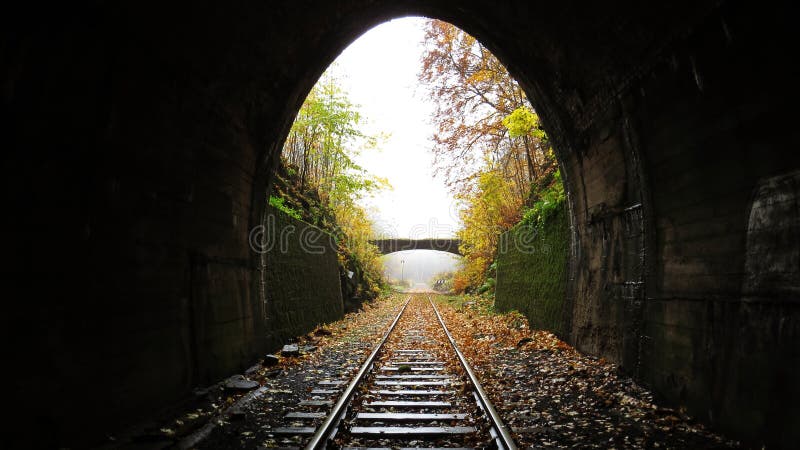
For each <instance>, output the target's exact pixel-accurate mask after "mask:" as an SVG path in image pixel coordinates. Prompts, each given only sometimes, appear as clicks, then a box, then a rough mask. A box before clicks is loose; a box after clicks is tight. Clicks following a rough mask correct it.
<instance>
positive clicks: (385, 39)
mask: <svg viewBox="0 0 800 450" xmlns="http://www.w3.org/2000/svg"><path fill="white" fill-rule="evenodd" d="M424 23H425V19H422V18H404V19H396V20H393V21H391V22H387V23H384V24H382V25H379V26H377V27H375V28H373V29H372V30H370V31H369V32H367V33H365V34H364V35H363V36H361V37H360V38H359V39H358V40H356V41H355V42H354V43H353V44H352V45H350V47H348V48H347V49H346V50H345V51H344V52H343V53H342V54H341V55H340V56H339V58H337V59H336V62H335V63H334V64H335V66H334V68H333V73H334V74H335V75H336V77H337V78H338V79H339V81H340V82H341V84H342V87H343V88H344V89H345V91H346V92H348V94H349V96H350V100H351V101H352V102H353V103H355V104H357V105H360V111H361V113H362V116H364V117H365V118H366V119H367V120H368V123H367V126H366V127H365V130H364V131H365V132H366V133H367V134H371V135H377V134H379V133H388V134H390V137H389V139H388V141H386V142H385V143H384V144H383V145H382V146H381V148H382V151H380V152H377V151H366V152H364V153H363V154H362V155H360V156H359V157H358V158H356V160H357V162H358V163H359V164H360V165H362V166H363V167H364V168H365V169H367V170H368V171H369V172H370V173H372V174H375V175H376V176H379V177H383V178H386V179H388V180H389V183H390V184H391V185H392V187H393V188H394V189H392V190H387V191H384V192H382V193H380V194H378V195H376V196H375V197H373V198H371V199H368V200H365V201H364V202H363V203H364V205H365V206H367V207H368V208H371V209H373V210H374V212H372V213H371V215H372V219H373V221H374V222H375V223H376V224H377V225H378V227H379V229H382V230H384V232H386V233H388V234H389V235H392V236H396V237H412V238H423V237H450V236H453V235H454V232H455V230H456V229H457V228H460V224H459V221H458V215H457V211H456V208H455V207H454V202H453V198H452V196H451V195H450V194H449V192H448V190H447V188H446V187H445V186H444V183H443V181H442V180H441V179H440V178H435V179H434V178H433V155H432V154H431V152H430V148H431V141H430V136H431V135H432V134H433V129H434V127H433V125H432V124H431V123H430V115H431V112H432V108H433V106H432V104H431V103H430V102H428V101H427V100H426V91H425V89H424V88H423V87H421V86H419V83H418V82H417V73H418V71H419V68H420V57H421V54H422V45H421V43H422V38H423V36H424V34H423V25H424Z"/></svg>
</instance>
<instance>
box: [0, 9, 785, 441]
mask: <svg viewBox="0 0 800 450" xmlns="http://www.w3.org/2000/svg"><path fill="white" fill-rule="evenodd" d="M406 15H422V16H427V17H435V18H439V19H442V20H446V21H448V22H451V23H453V24H455V25H457V26H459V27H461V28H463V29H464V30H466V31H467V32H469V33H470V34H472V35H474V36H476V37H477V38H478V39H479V40H480V41H481V42H482V43H483V44H484V45H485V46H486V47H487V48H489V49H490V50H491V51H492V52H493V53H494V54H495V55H497V56H498V58H499V59H500V60H501V61H502V62H503V63H504V64H505V65H506V67H507V68H508V69H509V71H510V72H511V74H512V75H513V76H514V77H515V78H516V79H517V80H518V81H519V82H520V84H521V85H522V86H523V88H524V89H525V91H526V92H527V94H528V96H529V97H530V99H531V101H532V103H533V105H534V106H535V108H536V110H537V112H538V113H539V115H540V117H541V119H542V123H543V124H544V127H545V129H546V131H547V132H548V134H549V135H550V136H551V137H552V139H553V142H554V146H555V149H556V152H557V156H558V158H559V162H560V165H561V169H562V173H563V176H564V181H565V185H566V189H567V193H568V204H569V215H570V223H571V233H572V244H571V250H570V252H571V253H570V262H569V269H568V274H569V276H568V280H569V283H568V294H567V298H566V304H567V306H568V307H567V313H565V317H564V327H563V329H564V330H566V331H564V332H563V336H561V337H562V338H563V339H564V340H566V341H567V342H569V343H571V344H573V345H575V346H576V347H577V348H578V349H580V350H581V351H584V352H587V353H590V354H593V355H597V356H602V357H604V358H606V359H608V360H611V361H613V362H615V363H618V364H619V365H620V366H621V367H622V369H623V370H624V371H625V372H627V373H629V374H632V375H633V376H634V377H635V378H636V379H637V380H638V381H640V382H641V383H643V384H645V385H646V386H649V387H651V388H652V389H653V390H654V391H655V392H656V393H657V394H658V395H659V396H661V397H662V398H663V399H664V400H665V401H667V402H670V403H671V404H675V405H683V406H686V407H687V408H688V410H689V411H690V412H691V413H692V414H694V415H695V416H697V417H698V418H700V420H702V421H704V422H706V423H709V424H711V425H712V427H715V428H716V429H719V430H722V431H724V432H727V433H730V435H731V436H734V437H738V438H741V439H744V440H745V441H747V442H767V443H770V444H775V445H779V446H780V445H783V446H789V445H790V444H789V443H794V442H797V439H798V438H800V434H799V433H800V432H798V430H800V426H798V425H800V412H799V411H798V404H800V389H799V388H798V384H797V380H798V378H800V361H798V358H800V354H799V353H798V342H800V314H799V313H798V301H800V267H799V266H800V237H798V236H800V212H798V211H799V209H800V208H798V203H799V202H800V197H799V195H800V152H798V151H797V149H798V144H800V133H799V132H798V127H797V125H796V117H797V113H796V105H797V101H798V84H797V75H798V74H797V70H796V69H795V68H794V67H796V66H795V64H793V62H794V61H793V59H795V57H796V55H797V54H798V50H799V49H798V48H797V44H796V39H795V34H796V32H795V31H794V24H793V23H792V22H791V21H792V17H793V15H792V14H791V13H790V10H789V7H788V5H785V4H770V5H762V4H752V3H747V2H735V1H722V2H720V1H679V2H666V3H658V4H656V3H647V2H645V3H643V2H613V4H609V3H606V2H580V3H579V2H544V1H527V0H510V1H505V2H495V1H483V0H424V1H423V0H341V1H335V2H332V1H322V0H308V1H305V2H301V3H298V2H288V1H287V2H261V1H248V0H242V1H237V2H232V3H219V2H207V1H203V0H199V1H195V2H192V3H186V4H182V3H175V4H162V3H159V4H155V3H154V4H145V3H142V2H131V1H119V2H110V3H105V2H79V4H70V5H69V6H67V5H54V6H44V5H37V6H36V7H33V6H31V7H26V8H18V9H11V10H9V11H8V13H7V14H4V18H3V19H2V21H3V31H2V36H3V37H2V45H1V47H0V55H1V56H0V61H2V63H0V64H1V66H0V67H1V70H0V77H1V78H0V80H1V81H2V93H1V94H0V95H2V119H3V120H2V125H0V126H2V137H0V140H1V141H2V146H3V152H2V158H3V174H4V176H3V183H4V189H3V192H4V195H5V201H4V210H5V214H4V220H3V227H4V233H3V234H2V239H3V241H4V242H3V247H4V249H5V252H4V253H5V258H3V269H2V271H3V274H4V276H5V279H6V282H5V289H4V290H5V294H4V295H3V297H4V299H5V304H4V311H3V314H2V316H3V322H4V324H3V327H2V328H3V333H4V337H3V345H4V346H5V347H7V349H6V350H5V351H4V352H3V355H4V366H5V367H6V371H5V372H6V376H10V377H11V378H12V379H11V382H10V384H9V386H11V388H9V391H10V398H9V399H8V401H9V402H10V404H13V405H14V410H15V413H14V419H13V422H12V423H13V425H12V426H11V428H13V433H11V434H9V435H8V436H9V437H8V439H10V440H11V442H26V443H30V442H31V440H34V441H35V440H37V439H38V440H42V441H43V443H48V444H54V443H56V442H59V443H60V442H70V441H72V440H76V441H80V440H82V439H89V438H90V437H87V436H90V435H91V434H92V433H94V432H97V430H111V429H115V428H118V427H121V426H124V425H125V424H129V423H132V422H134V421H136V420H140V419H142V418H144V417H146V416H147V415H148V413H149V412H151V411H154V410H157V409H158V408H162V407H165V406H167V405H169V404H172V403H174V402H177V401H179V400H180V399H181V398H183V397H184V396H186V395H188V393H189V392H190V391H191V389H192V388H193V387H196V386H201V385H204V384H207V383H209V382H212V381H214V380H217V379H219V378H221V377H224V376H226V375H228V374H230V373H232V372H234V371H237V370H241V369H242V368H243V367H246V366H247V365H249V364H252V362H253V360H254V358H256V357H257V356H258V355H260V354H262V353H263V352H264V351H267V350H270V349H268V346H269V345H270V344H269V342H268V340H267V339H266V338H265V336H266V335H267V333H268V331H269V330H268V329H267V327H268V324H267V321H266V320H265V317H266V315H267V308H268V305H267V303H266V301H265V299H266V296H267V293H265V290H267V289H268V287H265V284H264V283H263V280H264V277H265V275H264V269H263V268H264V261H263V259H262V256H261V255H259V254H258V253H256V252H253V251H252V250H251V248H250V245H249V235H250V230H252V229H253V228H254V227H257V226H258V225H260V224H262V223H263V221H264V217H265V208H266V201H265V199H266V197H267V192H268V190H269V187H270V185H271V182H272V177H273V172H274V170H275V166H276V164H277V161H278V156H279V153H280V150H281V148H282V144H283V141H284V139H285V137H286V135H287V133H288V130H289V127H290V125H291V122H292V120H293V118H294V116H295V114H296V112H297V110H298V108H299V107H300V105H301V103H302V101H303V99H304V97H305V95H306V93H307V92H308V91H309V90H310V88H311V86H312V85H313V84H314V83H315V82H316V80H317V79H318V77H319V76H320V74H321V73H322V72H323V70H324V69H325V68H326V67H327V66H328V65H329V64H330V63H331V61H333V59H334V58H335V57H336V56H337V55H338V53H339V52H341V51H342V50H343V49H344V48H345V47H346V46H347V45H348V44H349V43H351V42H352V41H353V40H354V39H356V38H357V37H358V36H359V35H360V34H362V33H364V32H365V31H367V30H368V29H370V28H371V27H373V26H375V25H377V24H380V23H382V22H384V21H387V20H389V19H392V18H395V17H401V16H406ZM88 424H91V425H88ZM6 425H8V423H7V424H6ZM43 429H47V430H48V432H47V433H42V432H41V430H43ZM37 430H38V431H37Z"/></svg>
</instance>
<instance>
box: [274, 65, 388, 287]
mask: <svg viewBox="0 0 800 450" xmlns="http://www.w3.org/2000/svg"><path fill="white" fill-rule="evenodd" d="M363 124H364V121H363V118H362V116H361V114H360V113H359V111H358V107H357V106H356V105H354V104H353V103H352V102H351V101H350V100H349V98H348V96H347V93H346V92H344V90H343V89H342V88H341V86H340V85H339V84H338V83H337V80H336V79H335V78H334V77H333V75H331V73H330V72H326V73H325V74H324V75H323V76H322V78H321V79H320V81H319V82H317V84H316V85H315V86H314V87H313V88H312V89H311V92H310V93H309V94H308V96H307V97H306V100H305V102H304V103H303V105H302V106H301V108H300V111H299V112H298V114H297V117H296V119H295V121H294V123H293V124H292V128H291V130H290V132H289V136H288V137H287V139H286V142H285V144H284V148H283V153H282V159H283V163H284V165H285V166H287V167H288V168H289V171H291V172H292V173H294V174H295V176H296V177H297V178H298V183H299V185H300V186H299V190H300V191H307V190H313V191H314V192H316V193H317V195H318V196H319V199H320V202H321V203H322V205H320V206H321V208H320V209H321V210H323V211H330V212H331V214H332V215H333V217H334V219H335V223H334V224H329V223H327V222H326V221H317V220H316V218H315V220H314V222H315V223H318V224H320V225H322V226H327V227H328V228H329V229H328V230H327V231H329V232H331V233H333V234H334V236H336V237H337V241H338V244H339V250H340V252H339V262H340V264H341V265H342V267H349V268H351V269H353V270H354V271H357V272H358V273H359V275H360V276H362V277H363V278H364V279H365V280H366V282H367V283H366V284H367V286H368V289H370V290H372V292H370V293H368V295H364V296H363V297H374V296H375V295H377V291H376V290H377V289H378V287H379V286H380V285H381V278H382V272H383V271H382V266H381V263H380V260H379V257H380V254H379V252H378V250H377V248H376V247H375V246H374V245H372V244H370V243H369V238H370V237H371V235H372V229H373V224H372V222H371V221H370V219H369V215H368V214H367V212H366V211H365V210H364V208H363V207H362V206H361V205H360V204H359V203H358V200H359V199H360V198H362V197H363V196H364V195H367V194H369V193H371V192H373V191H376V190H379V189H382V188H385V187H388V183H387V182H386V180H384V179H381V178H378V177H375V176H373V175H371V174H369V173H368V172H367V171H366V170H364V169H363V168H362V167H361V166H359V165H358V164H357V163H356V162H355V159H354V158H355V157H356V156H357V155H358V153H359V152H360V151H361V150H362V149H364V148H371V147H375V146H376V145H377V144H378V142H379V140H378V139H376V138H375V137H372V136H367V135H365V134H364V133H363V132H362V131H361V128H362V126H363ZM270 203H271V204H272V205H273V206H274V207H276V208H278V209H281V210H283V211H284V212H286V213H287V214H290V215H291V214H292V212H293V210H292V209H291V208H288V207H286V206H285V205H284V202H283V199H278V198H271V199H270ZM347 270H348V271H349V270H350V269H347Z"/></svg>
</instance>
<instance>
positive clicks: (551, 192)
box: [521, 170, 566, 227]
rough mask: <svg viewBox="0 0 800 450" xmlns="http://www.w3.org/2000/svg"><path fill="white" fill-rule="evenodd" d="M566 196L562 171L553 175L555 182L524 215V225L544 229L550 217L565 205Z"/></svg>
mask: <svg viewBox="0 0 800 450" xmlns="http://www.w3.org/2000/svg"><path fill="white" fill-rule="evenodd" d="M565 199H566V195H565V194H564V183H563V182H562V181H561V171H560V170H556V171H555V173H554V174H553V182H552V183H551V184H550V186H549V187H547V188H546V189H543V190H541V191H540V192H539V194H538V198H537V199H536V201H534V202H533V206H531V207H530V208H529V209H527V210H526V211H525V212H524V213H523V214H522V221H521V223H522V224H525V225H533V226H536V227H542V226H543V225H544V223H545V222H546V221H547V219H548V218H549V217H551V216H552V215H553V214H555V213H556V212H557V211H558V210H559V208H560V207H561V206H562V205H563V203H564V200H565Z"/></svg>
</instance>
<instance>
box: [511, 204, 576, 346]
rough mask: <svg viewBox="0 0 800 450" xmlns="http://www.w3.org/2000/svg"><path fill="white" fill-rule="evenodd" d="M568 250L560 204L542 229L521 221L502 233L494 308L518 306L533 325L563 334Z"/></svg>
mask: <svg viewBox="0 0 800 450" xmlns="http://www.w3.org/2000/svg"><path fill="white" fill-rule="evenodd" d="M568 252H569V223H568V220H567V214H566V208H565V207H564V206H563V205H562V206H561V207H560V208H559V210H558V211H557V212H556V213H555V214H553V215H551V216H550V217H549V218H548V219H547V220H546V221H545V223H544V225H543V226H542V227H541V229H540V228H537V227H534V226H532V225H526V224H520V225H517V226H516V227H514V228H512V229H511V230H509V231H507V232H506V233H503V235H502V236H501V237H500V246H499V250H498V257H497V287H496V291H495V306H496V307H497V309H498V310H499V311H503V312H505V311H511V310H517V311H519V312H520V313H522V314H524V315H525V317H527V318H528V321H530V324H531V327H533V328H534V329H544V330H548V331H552V332H554V333H556V334H557V335H559V336H562V337H563V335H564V333H565V332H566V331H567V330H566V327H565V324H566V320H565V316H564V314H565V311H564V295H565V289H566V277H567V273H566V269H567V256H568Z"/></svg>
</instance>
